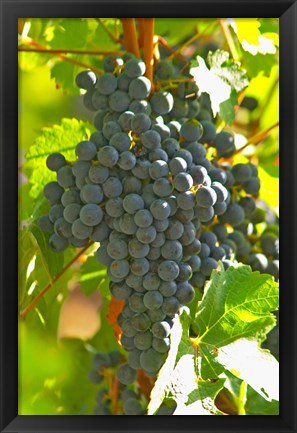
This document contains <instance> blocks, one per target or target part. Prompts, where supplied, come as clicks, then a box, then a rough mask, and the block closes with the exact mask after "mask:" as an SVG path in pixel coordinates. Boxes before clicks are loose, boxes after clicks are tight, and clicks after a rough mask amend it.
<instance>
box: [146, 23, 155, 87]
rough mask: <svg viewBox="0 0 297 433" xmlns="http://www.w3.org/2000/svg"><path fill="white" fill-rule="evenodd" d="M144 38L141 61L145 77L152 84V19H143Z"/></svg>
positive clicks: (153, 25) (153, 24)
mask: <svg viewBox="0 0 297 433" xmlns="http://www.w3.org/2000/svg"><path fill="white" fill-rule="evenodd" d="M143 20H144V32H145V37H144V41H143V59H144V62H145V66H146V70H145V76H146V77H147V78H148V79H149V80H150V82H151V83H153V63H154V27H155V20H154V18H143Z"/></svg>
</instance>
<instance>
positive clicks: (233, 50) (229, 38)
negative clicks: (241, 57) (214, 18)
mask: <svg viewBox="0 0 297 433" xmlns="http://www.w3.org/2000/svg"><path fill="white" fill-rule="evenodd" d="M219 22H220V26H221V29H222V32H223V34H224V36H225V39H226V42H227V44H228V47H229V50H230V53H231V55H232V58H233V60H234V61H235V62H237V61H238V54H237V50H236V47H235V44H234V40H233V37H232V34H231V32H230V29H229V24H228V23H227V22H226V20H224V19H223V18H221V19H220V20H219Z"/></svg>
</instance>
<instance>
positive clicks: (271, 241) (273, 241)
mask: <svg viewBox="0 0 297 433" xmlns="http://www.w3.org/2000/svg"><path fill="white" fill-rule="evenodd" d="M260 243H261V248H262V250H263V252H264V254H266V255H267V256H272V257H273V258H275V259H277V258H278V256H279V239H278V236H277V235H275V234H274V233H264V234H263V235H262V236H261V239H260Z"/></svg>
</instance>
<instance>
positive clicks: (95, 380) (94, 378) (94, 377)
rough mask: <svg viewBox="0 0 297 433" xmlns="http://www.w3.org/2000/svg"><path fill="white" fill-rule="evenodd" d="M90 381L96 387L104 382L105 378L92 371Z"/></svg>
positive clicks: (89, 375)
mask: <svg viewBox="0 0 297 433" xmlns="http://www.w3.org/2000/svg"><path fill="white" fill-rule="evenodd" d="M88 379H89V381H90V382H91V383H93V384H94V385H97V384H98V383H100V382H102V381H103V376H102V375H101V374H100V373H99V372H98V371H97V370H91V371H90V372H89V374H88Z"/></svg>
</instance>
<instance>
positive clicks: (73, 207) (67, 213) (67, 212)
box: [62, 203, 81, 224]
mask: <svg viewBox="0 0 297 433" xmlns="http://www.w3.org/2000/svg"><path fill="white" fill-rule="evenodd" d="M80 210H81V205H80V204H78V203H70V204H69V205H67V206H66V207H65V208H64V211H63V213H62V214H63V217H64V218H65V220H66V221H67V222H68V223H71V224H72V223H73V222H74V221H75V220H76V219H78V218H79V213H80Z"/></svg>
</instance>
